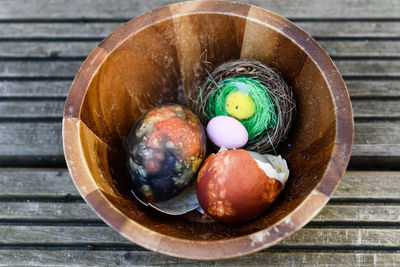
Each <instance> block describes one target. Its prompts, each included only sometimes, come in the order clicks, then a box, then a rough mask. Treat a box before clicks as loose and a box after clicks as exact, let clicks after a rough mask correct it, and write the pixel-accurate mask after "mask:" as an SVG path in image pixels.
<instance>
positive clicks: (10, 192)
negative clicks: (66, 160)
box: [0, 169, 79, 198]
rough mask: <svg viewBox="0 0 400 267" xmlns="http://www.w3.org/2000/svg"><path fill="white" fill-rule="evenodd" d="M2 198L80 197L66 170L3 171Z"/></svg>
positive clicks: (1, 174) (1, 175) (0, 193)
mask: <svg viewBox="0 0 400 267" xmlns="http://www.w3.org/2000/svg"><path fill="white" fill-rule="evenodd" d="M0 185H1V186H0V196H1V197H2V198H15V197H25V198H29V197H42V198H47V197H52V198H53V197H66V196H68V195H71V196H74V197H78V196H79V193H78V191H77V190H76V188H75V186H74V184H73V183H72V180H71V178H70V176H69V174H68V171H67V170H66V169H1V171H0Z"/></svg>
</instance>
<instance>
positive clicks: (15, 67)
mask: <svg viewBox="0 0 400 267" xmlns="http://www.w3.org/2000/svg"><path fill="white" fill-rule="evenodd" d="M81 64H82V62H81V61H80V60H77V61H75V60H74V61H61V60H57V61H25V62H24V63H23V64H21V62H19V61H4V62H3V63H2V64H0V76H2V77H21V76H23V77H37V76H39V77H54V76H55V77H74V76H75V75H76V73H77V71H78V69H79V67H80V65H81ZM335 64H336V66H337V67H338V69H339V71H340V72H341V74H342V75H343V76H346V77H351V76H357V77H358V76H362V77H366V78H369V77H371V76H374V77H393V76H396V77H398V76H400V60H398V61H388V60H368V61H359V60H336V61H335Z"/></svg>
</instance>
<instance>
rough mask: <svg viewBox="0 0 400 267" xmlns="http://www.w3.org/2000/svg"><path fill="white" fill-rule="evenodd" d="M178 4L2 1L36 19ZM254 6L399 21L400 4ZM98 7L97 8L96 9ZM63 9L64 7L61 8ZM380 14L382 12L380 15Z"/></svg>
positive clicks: (122, 13) (294, 14)
mask: <svg viewBox="0 0 400 267" xmlns="http://www.w3.org/2000/svg"><path fill="white" fill-rule="evenodd" d="M174 2H178V1H173V0H161V1H145V2H142V1H139V0H134V1H121V2H120V3H119V4H118V5H111V4H109V2H107V1H106V0H101V1H97V2H96V4H94V3H93V2H92V1H88V0H86V1H79V0H73V1H69V0H62V1H54V0H53V1H47V2H42V1H38V0H36V1H29V2H26V1H24V0H17V1H14V0H5V1H2V8H1V9H0V19H35V18H43V17H45V18H54V19H63V18H79V19H82V18H132V17H135V16H137V15H139V14H142V13H144V12H146V11H149V10H151V9H154V8H157V7H160V6H163V5H166V4H169V3H174ZM241 2H243V3H249V4H253V5H256V6H259V7H262V8H265V9H268V10H270V11H274V12H276V13H278V14H280V15H282V16H285V17H290V18H382V17H389V18H399V14H400V5H399V2H398V1H396V0H386V1H385V3H384V4H382V2H381V1H379V0H362V1H357V0H349V1H338V0H336V1H330V0H322V1H320V0H311V1H310V0H298V1H291V0H282V1H279V2H277V1H273V0H267V1H264V0H250V1H241ZM94 5H95V6H96V8H93V7H94ZM60 6H62V7H63V8H60ZM377 11H379V12H377Z"/></svg>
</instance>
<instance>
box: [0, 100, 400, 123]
mask: <svg viewBox="0 0 400 267" xmlns="http://www.w3.org/2000/svg"><path fill="white" fill-rule="evenodd" d="M64 102H65V99H61V100H3V101H0V118H61V117H62V115H63V112H64ZM352 105H353V115H354V117H355V118H384V119H385V118H392V119H397V118H400V100H357V99H355V100H353V101H352Z"/></svg>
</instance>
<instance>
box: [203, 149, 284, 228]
mask: <svg viewBox="0 0 400 267" xmlns="http://www.w3.org/2000/svg"><path fill="white" fill-rule="evenodd" d="M260 156H261V157H264V156H263V155H260ZM272 157H274V156H272ZM264 159H265V157H264ZM274 159H275V157H274ZM275 160H276V164H278V165H279V166H280V167H279V169H277V168H275V165H273V164H272V163H271V162H270V161H269V160H267V159H265V160H263V159H262V158H258V155H257V159H255V158H254V157H253V156H252V154H250V153H249V152H248V151H245V150H243V149H234V150H225V151H221V152H218V153H217V154H211V155H210V156H209V157H207V159H206V160H205V162H204V164H203V166H202V167H201V168H200V171H199V174H198V177H197V198H198V200H199V203H200V206H201V208H202V209H203V210H204V212H205V213H206V214H207V215H208V216H209V217H211V218H212V219H214V220H215V221H218V222H223V223H237V222H243V221H248V220H251V219H254V218H255V217H257V216H258V215H260V214H261V213H262V212H264V211H265V210H266V209H267V208H268V207H269V206H270V205H271V204H272V203H273V202H274V200H275V199H276V198H277V196H278V195H279V194H280V192H281V191H282V189H283V186H284V184H285V182H286V180H285V179H287V177H288V175H289V171H288V169H287V165H286V161H284V160H283V159H282V158H281V157H280V158H277V159H275ZM277 162H279V163H277ZM280 171H283V172H285V173H281V172H280Z"/></svg>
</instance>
